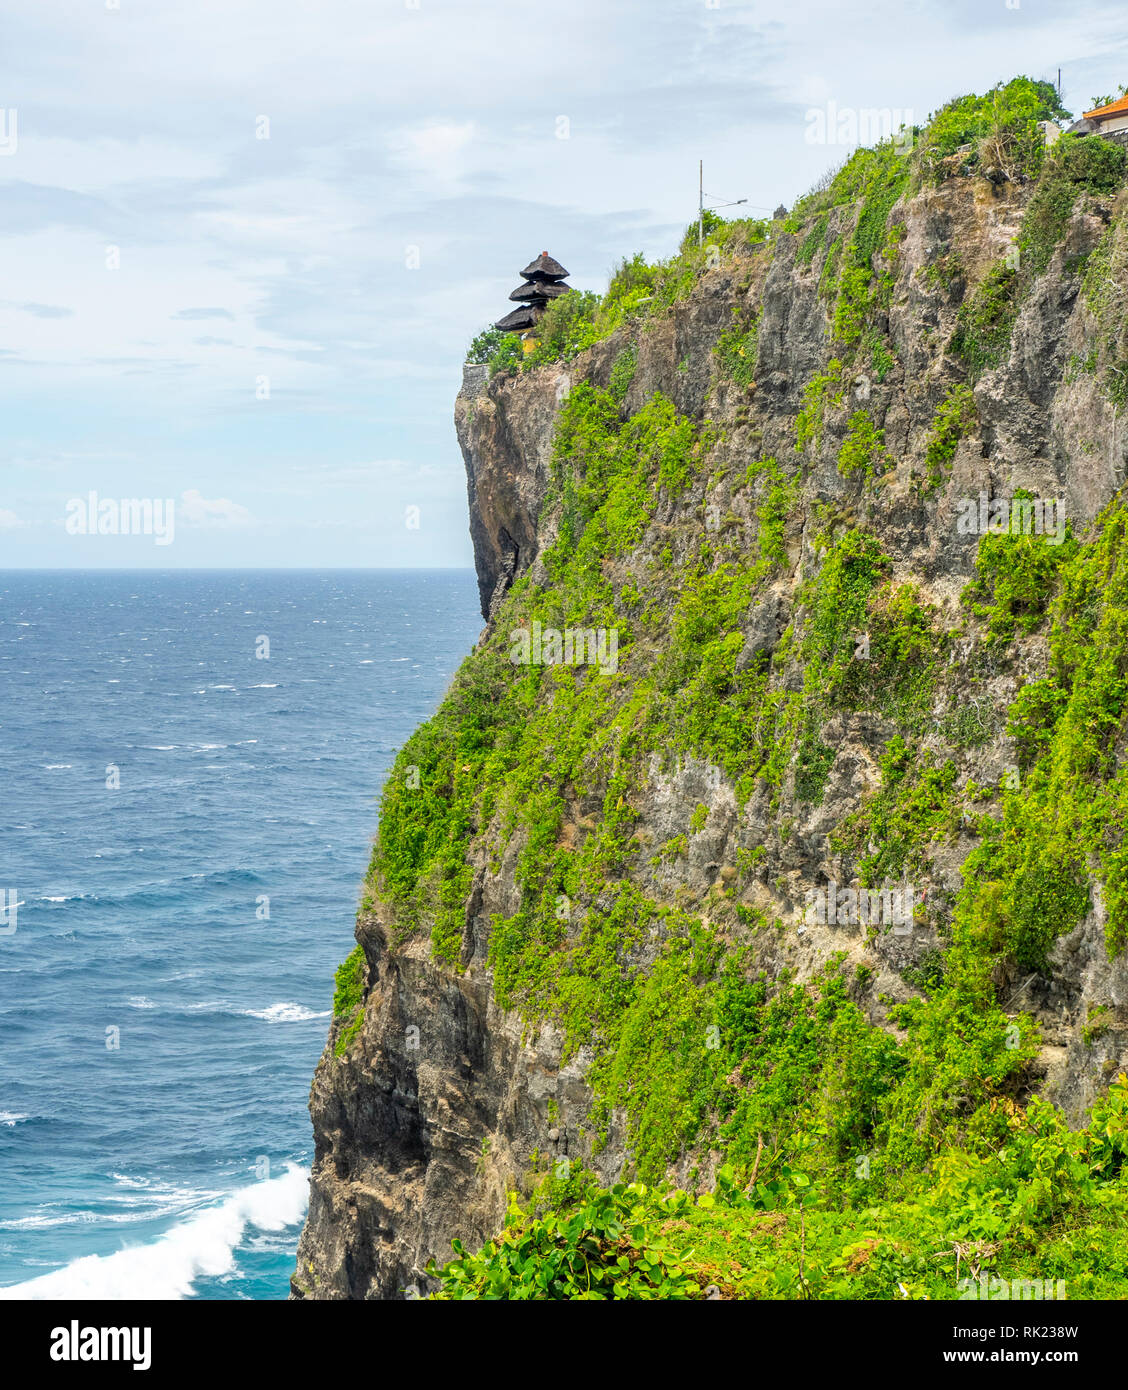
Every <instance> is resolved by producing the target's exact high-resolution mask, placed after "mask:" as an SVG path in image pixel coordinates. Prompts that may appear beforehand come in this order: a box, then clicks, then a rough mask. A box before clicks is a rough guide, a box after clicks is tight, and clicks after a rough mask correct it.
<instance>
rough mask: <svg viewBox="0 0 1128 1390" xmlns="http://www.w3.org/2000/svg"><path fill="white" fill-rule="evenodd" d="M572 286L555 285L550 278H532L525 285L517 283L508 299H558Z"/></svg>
mask: <svg viewBox="0 0 1128 1390" xmlns="http://www.w3.org/2000/svg"><path fill="white" fill-rule="evenodd" d="M571 288H572V286H571V285H557V284H554V283H553V282H552V281H551V280H533V281H531V282H530V283H529V284H527V285H518V286H517V288H516V289H515V290H514V291H513V293H512V294H511V295H510V296H509V298H510V299H530V300H532V299H539V300H542V301H543V300H546V299H558V298H559V297H560V296H561V295H562V294H567V293H568V291H569V290H570V289H571Z"/></svg>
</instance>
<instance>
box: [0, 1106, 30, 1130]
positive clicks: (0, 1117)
mask: <svg viewBox="0 0 1128 1390" xmlns="http://www.w3.org/2000/svg"><path fill="white" fill-rule="evenodd" d="M30 1118H31V1116H30V1115H17V1114H16V1112H15V1111H14V1110H0V1125H7V1127H8V1128H9V1129H12V1128H13V1127H14V1126H15V1125H18V1124H19V1123H20V1122H21V1121H22V1120H29V1119H30Z"/></svg>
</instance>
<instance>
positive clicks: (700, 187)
mask: <svg viewBox="0 0 1128 1390" xmlns="http://www.w3.org/2000/svg"><path fill="white" fill-rule="evenodd" d="M747 201H748V199H747V198H737V199H736V201H735V202H733V203H711V204H710V205H709V211H710V212H716V210H717V209H718V208H736V207H739V206H740V204H741V203H746V202H747ZM697 244H698V246H704V244H705V161H704V160H703V159H699V160H698V161H697Z"/></svg>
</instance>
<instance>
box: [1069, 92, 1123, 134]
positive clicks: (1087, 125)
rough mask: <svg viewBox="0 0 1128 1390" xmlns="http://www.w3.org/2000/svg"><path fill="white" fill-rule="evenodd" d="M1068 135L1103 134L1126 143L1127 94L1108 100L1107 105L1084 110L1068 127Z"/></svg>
mask: <svg viewBox="0 0 1128 1390" xmlns="http://www.w3.org/2000/svg"><path fill="white" fill-rule="evenodd" d="M1069 133H1070V135H1103V136H1104V137H1105V138H1106V139H1108V140H1115V141H1117V142H1118V143H1119V144H1122V145H1123V144H1128V96H1122V97H1120V99H1119V100H1117V101H1112V102H1109V104H1108V105H1107V106H1097V107H1094V109H1093V110H1092V111H1086V112H1085V114H1084V116H1082V117H1081V119H1080V120H1079V121H1074V123H1073V124H1072V125H1071V126H1070V127H1069Z"/></svg>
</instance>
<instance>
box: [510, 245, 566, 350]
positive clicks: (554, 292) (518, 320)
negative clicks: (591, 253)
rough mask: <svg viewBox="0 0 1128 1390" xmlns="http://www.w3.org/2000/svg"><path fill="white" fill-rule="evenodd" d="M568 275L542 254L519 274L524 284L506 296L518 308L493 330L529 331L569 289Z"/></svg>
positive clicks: (562, 268)
mask: <svg viewBox="0 0 1128 1390" xmlns="http://www.w3.org/2000/svg"><path fill="white" fill-rule="evenodd" d="M567 274H568V272H567V271H566V270H565V269H564V267H563V266H562V265H561V264H560V262H559V261H557V260H553V258H552V257H551V256H550V255H549V254H548V252H547V251H542V252H541V253H540V255H539V256H538V257H537V258H536V260H535V261H531V262H530V263H529V264H528V265H527V266H526V267H525V269H524V270H523V271H522V272H521V278H522V280H524V282H525V283H524V284H523V285H518V286H517V288H516V289H515V290H514V291H513V293H512V294H511V295H510V296H509V298H510V299H515V300H517V301H518V305H519V307H518V308H516V309H514V310H513V311H512V312H511V313H508V314H506V315H505V317H504V318H501V319H498V321H497V323H495V324H494V327H495V328H500V329H502V330H504V331H505V332H506V333H522V332H524V330H525V329H526V328H532V327H533V325H534V324H535V323H536V322H537V321H538V320H539V318H540V316H541V315H542V314H543V313H544V311H545V309H546V308H547V306H548V301H549V300H550V299H559V297H560V296H561V295H562V294H567V293H568V291H569V290H570V289H571V288H572V286H571V285H565V284H564V283H563V281H564V277H565V276H566V275H567Z"/></svg>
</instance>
